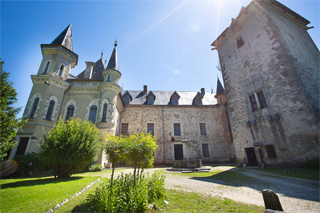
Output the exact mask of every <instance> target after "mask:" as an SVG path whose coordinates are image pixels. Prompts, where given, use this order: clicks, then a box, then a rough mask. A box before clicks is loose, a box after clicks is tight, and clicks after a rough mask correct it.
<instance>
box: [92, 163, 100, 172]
mask: <svg viewBox="0 0 320 213" xmlns="http://www.w3.org/2000/svg"><path fill="white" fill-rule="evenodd" d="M102 170H103V167H102V166H101V165H100V164H99V163H96V164H92V165H91V166H90V167H89V172H100V171H102Z"/></svg>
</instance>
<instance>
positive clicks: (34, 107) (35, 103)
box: [30, 98, 40, 118]
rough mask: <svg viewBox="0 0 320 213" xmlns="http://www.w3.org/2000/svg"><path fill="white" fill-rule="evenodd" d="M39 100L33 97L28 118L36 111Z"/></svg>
mask: <svg viewBox="0 0 320 213" xmlns="http://www.w3.org/2000/svg"><path fill="white" fill-rule="evenodd" d="M39 100H40V99H39V98H36V99H34V102H33V106H32V111H31V113H30V118H33V116H34V114H35V113H36V110H37V107H38V103H39Z"/></svg>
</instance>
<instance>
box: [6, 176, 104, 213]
mask: <svg viewBox="0 0 320 213" xmlns="http://www.w3.org/2000/svg"><path fill="white" fill-rule="evenodd" d="M98 178H99V177H97V176H94V177H90V176H77V175H75V176H73V177H72V178H71V179H54V178H53V177H37V178H23V179H17V178H15V179H2V180H0V186H1V189H0V192H1V193H0V197H1V205H0V212H4V213H5V212H44V211H46V210H48V209H51V208H53V207H54V206H55V205H56V204H58V203H61V202H62V201H64V200H65V199H67V198H70V197H71V196H72V195H74V194H76V193H78V192H79V191H80V190H81V189H83V188H85V187H86V186H87V185H88V184H90V183H91V182H93V181H95V180H97V179H98Z"/></svg>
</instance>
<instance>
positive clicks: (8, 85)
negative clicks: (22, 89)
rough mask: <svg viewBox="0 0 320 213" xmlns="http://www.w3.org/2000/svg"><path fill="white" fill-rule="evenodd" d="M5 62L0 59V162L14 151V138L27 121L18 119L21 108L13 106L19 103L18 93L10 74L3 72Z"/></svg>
mask: <svg viewBox="0 0 320 213" xmlns="http://www.w3.org/2000/svg"><path fill="white" fill-rule="evenodd" d="M3 64H4V62H3V61H1V59H0V78H1V79H0V90H1V100H0V160H1V161H2V160H3V159H4V158H5V157H6V156H7V152H8V151H9V150H10V149H12V148H13V147H14V146H15V145H16V142H15V141H14V140H13V138H14V137H15V136H16V133H17V131H18V130H19V129H20V128H21V127H22V126H23V124H24V123H25V122H27V120H22V118H18V119H16V115H17V114H18V113H19V111H20V108H15V107H13V106H12V105H13V104H14V103H16V102H17V92H16V90H15V89H14V88H13V86H12V85H13V83H12V82H10V81H9V80H8V78H9V73H8V72H5V71H4V70H3Z"/></svg>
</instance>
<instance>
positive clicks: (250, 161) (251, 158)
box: [246, 147, 258, 166]
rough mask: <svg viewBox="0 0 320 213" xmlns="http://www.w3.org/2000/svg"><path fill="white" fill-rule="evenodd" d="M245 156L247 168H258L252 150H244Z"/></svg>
mask: <svg viewBox="0 0 320 213" xmlns="http://www.w3.org/2000/svg"><path fill="white" fill-rule="evenodd" d="M246 154H247V160H248V164H249V166H258V161H257V156H256V153H255V151H254V148H253V147H252V148H246Z"/></svg>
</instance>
